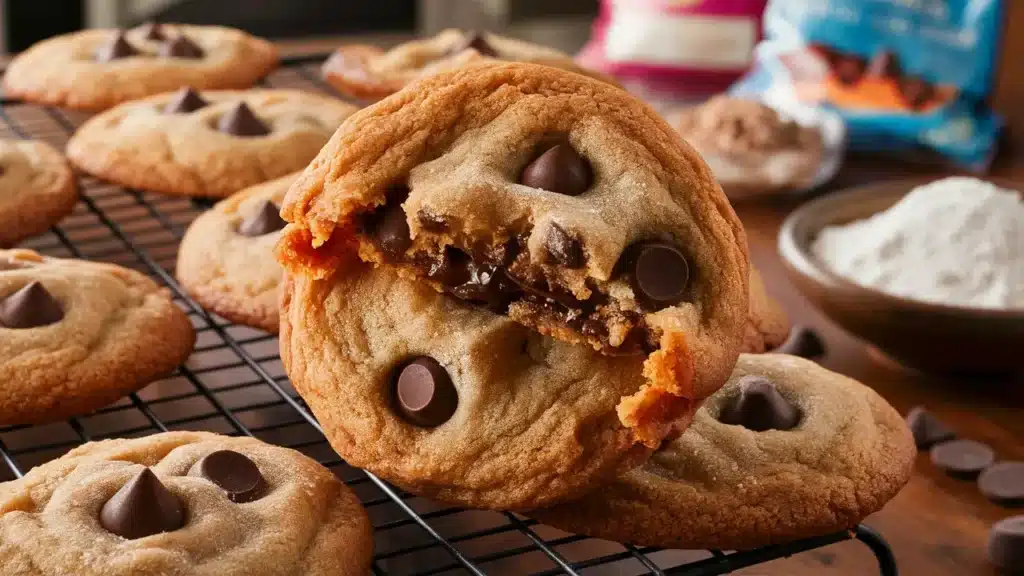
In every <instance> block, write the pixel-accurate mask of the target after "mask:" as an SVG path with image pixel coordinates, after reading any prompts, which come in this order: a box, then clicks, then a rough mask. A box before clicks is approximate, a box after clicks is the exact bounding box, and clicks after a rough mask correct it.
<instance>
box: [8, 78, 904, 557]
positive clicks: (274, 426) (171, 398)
mask: <svg viewBox="0 0 1024 576" xmlns="http://www.w3.org/2000/svg"><path fill="white" fill-rule="evenodd" d="M317 68H318V59H313V58H304V59H294V60H290V61H288V62H286V66H284V67H282V68H281V69H279V70H278V71H276V72H274V73H273V74H271V75H270V76H269V77H268V78H267V79H266V80H265V81H264V83H265V84H266V85H267V86H271V87H278V88H296V89H304V90H312V91H322V92H328V93H330V92H331V90H330V88H329V87H328V86H326V85H325V84H323V83H322V82H321V81H320V80H319V75H318V72H317ZM86 118H87V116H86V115H85V114H81V113H76V112H71V111H66V110H61V109H57V108H52V107H44V106H36V105H29V104H24V103H20V102H16V101H10V100H7V99H4V100H3V101H2V106H0V137H7V138H32V139H38V140H43V141H46V142H49V143H50V144H53V145H54V146H56V147H57V148H58V149H63V147H64V145H65V144H66V143H67V140H68V138H69V137H70V136H71V134H72V133H73V132H74V130H75V129H76V128H77V126H78V125H80V124H81V123H82V122H83V121H84V120H85V119H86ZM80 184H81V189H82V197H81V200H80V201H79V203H78V205H77V206H76V208H75V210H74V212H73V213H72V214H71V215H70V216H68V217H67V218H66V219H64V220H63V221H62V222H61V223H60V224H59V225H58V226H55V227H54V228H52V229H51V230H50V232H48V233H46V234H45V235H42V236H39V237H37V238H34V239H32V240H30V241H27V242H25V243H24V244H23V246H24V247H27V248H32V249H34V250H37V251H39V252H41V253H44V254H47V255H50V256H56V257H70V258H84V259H90V260H100V261H105V262H111V263H114V264H119V265H122V266H125V267H128V268H132V269H135V270H138V271H140V272H142V273H145V274H148V275H149V276H151V277H154V278H155V279H156V280H157V281H158V282H161V283H163V284H165V285H166V286H168V287H169V288H170V289H171V291H172V293H173V295H174V300H175V302H176V303H177V304H178V305H179V306H181V307H182V309H184V310H185V311H186V312H187V313H188V315H189V317H190V319H191V321H192V323H193V325H194V327H195V330H196V334H197V342H196V348H195V350H194V352H193V353H192V355H191V357H190V358H189V359H188V361H187V362H186V363H185V364H183V365H182V366H180V367H178V369H177V370H176V371H175V372H174V373H173V374H171V375H169V376H168V377H166V378H164V379H161V380H159V381H157V382H154V383H152V384H150V385H149V386H147V387H146V388H144V389H143V390H140V391H139V392H137V393H134V394H131V395H129V396H128V397H126V398H123V399H122V400H121V401H119V402H117V403H115V404H113V405H111V406H108V407H106V408H104V409H101V410H99V411H97V412H95V413H92V414H89V415H83V416H80V417H77V418H72V419H70V420H68V421H66V422H59V423H51V424H46V425H37V426H9V427H0V460H2V462H3V465H0V482H2V481H8V480H12V479H14V478H18V477H21V476H22V475H23V474H24V473H25V472H26V471H27V470H29V469H31V468H32V467H33V466H35V465H38V464H41V463H43V462H46V461H49V460H51V459H54V458H57V457H59V456H60V455H62V454H63V453H65V452H67V451H68V450H70V449H71V448H73V447H75V446H78V445H80V444H82V443H84V442H88V441H91V440H98V439H103V438H111V437H137V436H145V435H147V434H153V433H157V432H163V431H168V430H207V431H211V432H218V433H222V434H228V435H247V436H254V437H257V438H259V439H261V440H263V441H266V442H270V443H274V444H278V445H281V446H286V447H289V448H292V449H295V450H299V451H300V452H302V453H304V454H306V455H307V456H310V457H312V458H314V459H316V460H318V461H319V462H321V463H322V464H323V465H324V466H327V467H328V468H330V469H331V470H332V471H334V473H335V474H337V475H338V477H340V478H341V479H342V480H344V481H345V483H346V484H347V485H348V486H349V487H351V488H352V490H353V491H355V493H356V494H357V495H358V496H359V498H360V500H361V501H362V503H363V505H364V506H365V507H366V509H367V511H368V512H369V514H370V518H371V520H372V522H373V524H374V528H375V547H376V548H375V556H374V564H373V572H374V574H381V575H383V574H388V575H400V576H413V575H415V576H430V575H454V574H473V575H483V574H493V575H505V574H508V575H513V574H514V575H519V574H536V575H545V576H546V575H554V574H570V575H583V574H586V575H594V576H597V575H620V574H621V575H631V574H652V575H686V576H697V575H713V574H725V573H728V572H730V571H734V570H738V569H740V568H744V567H748V566H752V565H755V564H759V563H762V562H767V561H770V560H774V559H777V558H782V557H786V556H790V555H792V554H796V553H799V552H803V551H806V550H811V549H815V548H819V547H822V546H827V545H829V544H832V543H835V542H839V541H843V540H848V539H851V538H856V539H859V540H861V541H863V542H864V543H865V544H866V545H867V546H868V547H869V548H870V549H871V550H872V552H874V553H875V555H876V557H877V559H878V562H879V567H880V571H881V573H882V574H884V575H895V574H896V567H895V562H894V560H893V557H892V553H891V551H890V550H889V547H888V545H887V544H886V543H885V541H884V540H883V539H882V538H881V537H880V536H879V535H878V534H876V533H875V532H873V531H872V530H871V529H869V528H867V527H865V526H859V527H857V528H856V529H855V530H853V531H850V532H842V533H838V534H831V535H826V536H822V537H819V538H813V539H808V540H803V541H799V542H795V543H792V544H786V545H780V546H771V547H766V548H761V549H758V550H753V551H747V552H733V553H727V552H723V551H718V550H710V551H680V550H660V549H656V548H638V547H635V546H631V545H623V544H618V543H613V542H605V541H599V540H594V539H588V538H585V537H582V536H578V535H573V534H568V533H565V532H561V531H559V530H556V529H554V528H551V527H548V526H544V525H541V524H539V523H537V522H535V521H533V520H531V519H529V518H526V517H523V516H520V515H518V514H513V513H500V512H487V511H479V510H465V509H460V508H455V507H449V506H445V505H443V504H440V503H437V502H433V501H430V500H427V499H423V498H419V497H417V496H415V495H412V494H408V493H406V492H404V491H402V490H399V489H397V488H395V487H393V486H391V485H389V484H388V483H386V482H384V481H382V480H381V479H379V478H377V477H376V476H374V475H372V474H370V473H368V472H365V471H362V470H359V469H356V468H352V467H350V466H348V465H347V464H346V463H345V462H344V461H342V460H341V459H340V458H339V457H338V456H337V454H335V453H334V452H333V451H332V450H331V448H330V446H329V445H328V443H327V441H326V439H325V438H324V436H323V433H322V430H321V429H320V426H319V425H318V423H317V422H316V420H315V419H314V418H313V416H312V415H311V413H310V412H309V410H308V409H307V407H306V405H305V403H304V402H303V401H302V398H301V397H299V395H298V394H297V393H296V392H295V390H294V389H293V388H292V387H291V385H290V384H289V382H288V379H287V376H286V375H285V373H284V370H283V368H282V365H281V361H280V358H279V356H278V343H277V338H276V336H274V335H271V334H267V333H265V332H261V331H258V330H254V329H251V328H247V327H244V326H240V325H236V324H232V323H230V322H228V321H226V320H224V319H222V318H220V317H217V316H215V315H211V314H210V313H208V312H206V311H205V310H204V309H203V308H202V307H201V306H199V305H198V304H197V303H196V302H195V301H193V300H192V299H191V298H189V296H188V295H187V294H186V293H185V292H184V290H182V288H181V287H180V286H179V285H178V284H177V283H176V281H175V280H174V277H173V275H172V272H171V271H173V269H174V265H175V261H176V259H177V248H178V243H179V241H180V240H181V237H182V235H183V234H184V231H185V229H186V228H187V227H188V225H189V223H190V222H191V221H192V220H193V219H194V218H195V217H196V216H197V215H198V214H199V213H201V212H202V210H204V209H205V208H206V207H208V206H209V204H208V203H205V202H197V201H190V200H188V199H184V198H175V197H168V196H160V195H155V194H148V193H144V192H141V191H137V190H127V189H124V188H121V187H118V186H114V185H110V184H106V183H104V182H102V181H99V180H97V179H94V178H91V177H87V176H85V177H82V178H81V180H80Z"/></svg>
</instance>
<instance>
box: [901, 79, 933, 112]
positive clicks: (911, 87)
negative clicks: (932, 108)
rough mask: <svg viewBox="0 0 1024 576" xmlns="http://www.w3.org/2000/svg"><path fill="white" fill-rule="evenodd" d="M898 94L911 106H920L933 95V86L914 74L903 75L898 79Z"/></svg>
mask: <svg viewBox="0 0 1024 576" xmlns="http://www.w3.org/2000/svg"><path fill="white" fill-rule="evenodd" d="M899 87H900V96H902V97H903V102H904V103H905V104H906V105H907V106H910V107H911V108H921V107H922V106H924V105H925V104H927V103H928V101H929V100H931V99H932V97H933V96H934V95H935V88H934V87H933V86H932V85H931V84H929V83H928V82H926V81H924V80H922V79H921V78H918V77H916V76H905V77H903V78H902V79H900V83H899Z"/></svg>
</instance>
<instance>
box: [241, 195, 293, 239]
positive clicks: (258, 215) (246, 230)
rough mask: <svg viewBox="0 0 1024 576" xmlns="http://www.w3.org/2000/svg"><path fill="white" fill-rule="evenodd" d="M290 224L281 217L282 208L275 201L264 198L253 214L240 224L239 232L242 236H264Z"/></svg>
mask: <svg viewBox="0 0 1024 576" xmlns="http://www.w3.org/2000/svg"><path fill="white" fill-rule="evenodd" d="M286 224H288V223H287V222H285V221H284V219H282V218H281V214H280V210H279V209H278V207H277V206H276V205H274V203H273V202H271V201H269V200H264V201H263V203H262V204H260V206H259V208H257V209H256V210H255V211H254V212H253V213H252V214H249V216H247V217H246V218H245V220H242V223H241V224H239V225H238V233H239V234H241V235H242V236H249V237H253V236H263V235H265V234H270V233H271V232H277V231H278V230H280V229H282V228H284V227H285V225H286Z"/></svg>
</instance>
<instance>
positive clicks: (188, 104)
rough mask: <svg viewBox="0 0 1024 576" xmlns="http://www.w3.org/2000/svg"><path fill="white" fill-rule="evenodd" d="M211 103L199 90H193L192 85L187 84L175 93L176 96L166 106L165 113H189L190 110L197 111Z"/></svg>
mask: <svg viewBox="0 0 1024 576" xmlns="http://www.w3.org/2000/svg"><path fill="white" fill-rule="evenodd" d="M209 104H210V103H209V102H207V101H206V100H203V97H202V96H200V95H199V93H198V92H196V91H195V90H193V89H192V88H191V87H188V86H186V87H185V88H181V89H179V90H178V91H177V92H175V93H174V97H173V98H171V100H170V102H168V103H167V104H166V105H165V106H164V113H165V114H187V113H188V112H195V111H196V110H199V109H200V108H203V107H205V106H208V105H209Z"/></svg>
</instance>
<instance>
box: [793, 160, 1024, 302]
mask: <svg viewBox="0 0 1024 576" xmlns="http://www.w3.org/2000/svg"><path fill="white" fill-rule="evenodd" d="M811 250H812V251H813V253H814V254H815V256H817V257H818V258H819V259H821V261H822V262H824V263H825V264H826V265H827V266H828V267H830V268H831V269H832V270H833V271H834V272H835V273H837V274H839V275H840V276H844V277H846V278H848V279H850V280H852V281H853V282H856V283H858V284H861V285H863V286H868V287H871V288H876V289H879V290H881V291H883V292H887V293H889V294H894V295H897V296H903V297H906V298H912V299H915V300H924V301H928V302H936V303H940V304H952V305H958V306H969V307H974V308H995V309H1011V308H1024V201H1022V200H1021V196H1020V195H1019V194H1017V193H1016V192H1014V191H1012V190H1004V189H1002V188H999V187H997V186H994V185H992V184H989V183H987V182H983V181H981V180H977V179H974V178H962V177H955V178H946V179H944V180H938V181H936V182H932V183H930V184H928V185H926V186H919V187H918V188H915V189H914V190H912V191H911V192H910V193H909V194H907V196H905V197H904V198H903V199H902V200H901V201H900V202H899V203H897V204H896V205H895V206H893V207H892V208H890V209H888V210H886V211H884V212H881V213H878V214H875V215H874V216H872V217H871V218H868V219H866V220H860V221H857V222H853V223H850V224H846V225H843V226H830V227H827V228H825V229H824V230H822V231H821V233H820V234H819V235H818V237H817V238H816V239H815V240H814V243H813V245H812V246H811Z"/></svg>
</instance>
